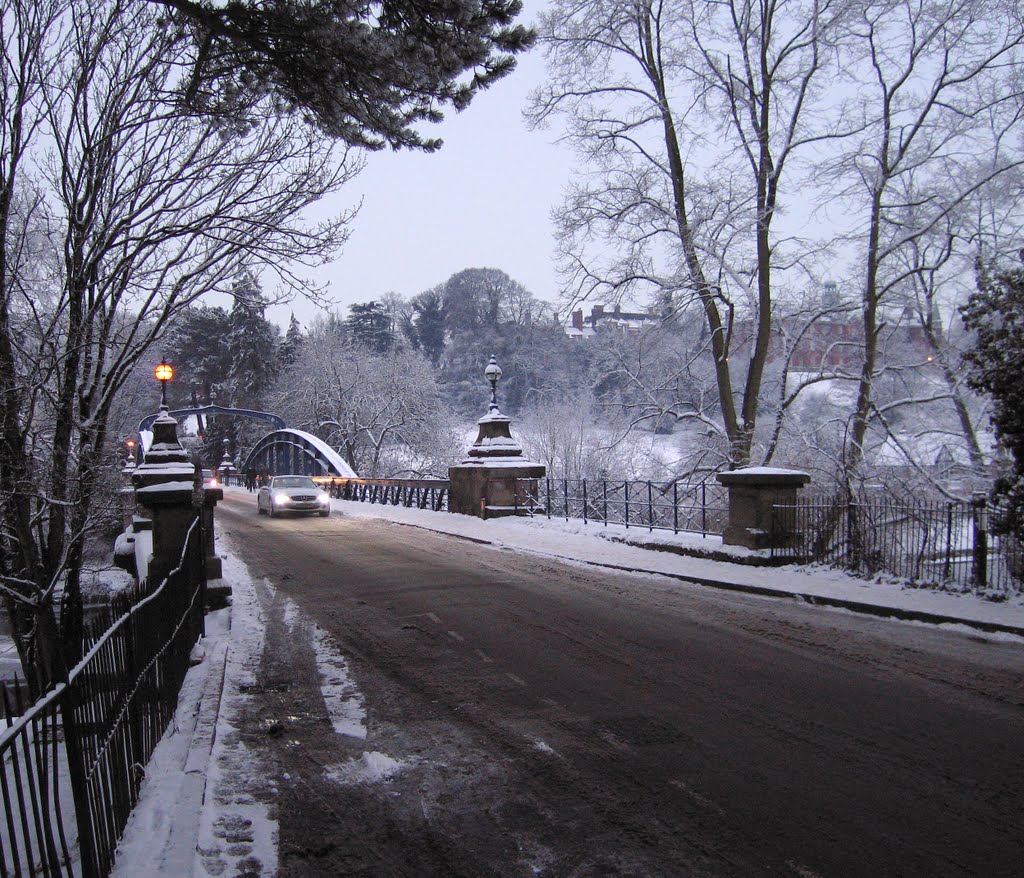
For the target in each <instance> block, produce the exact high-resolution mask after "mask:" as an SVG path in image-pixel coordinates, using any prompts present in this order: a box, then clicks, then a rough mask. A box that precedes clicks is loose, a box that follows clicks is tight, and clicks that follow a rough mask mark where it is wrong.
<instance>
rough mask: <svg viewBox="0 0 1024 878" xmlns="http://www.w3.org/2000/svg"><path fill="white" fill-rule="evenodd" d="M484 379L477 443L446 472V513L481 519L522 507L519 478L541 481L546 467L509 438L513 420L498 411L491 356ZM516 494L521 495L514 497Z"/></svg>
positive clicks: (497, 370) (497, 373) (495, 368)
mask: <svg viewBox="0 0 1024 878" xmlns="http://www.w3.org/2000/svg"><path fill="white" fill-rule="evenodd" d="M484 376H485V377H486V378H487V380H488V381H490V382H491V402H490V405H489V406H488V409H487V414H486V415H484V416H483V417H482V418H481V419H480V420H479V421H477V425H478V427H479V432H478V433H477V437H476V441H475V442H474V443H473V444H472V445H471V446H470V447H469V449H468V451H467V452H466V457H465V459H464V460H463V461H462V463H460V464H459V465H458V466H453V467H449V469H448V481H449V488H448V511H449V512H458V513H461V514H463V515H476V516H479V517H480V518H497V517H500V516H504V515H514V514H515V513H516V509H517V508H518V509H522V508H524V507H525V505H526V503H525V499H526V498H525V492H524V491H523V483H522V482H521V481H520V480H521V479H532V480H533V481H534V485H533V490H532V492H531V495H536V480H537V479H542V478H544V476H545V474H546V473H547V468H546V467H544V466H543V464H539V463H534V462H533V461H531V460H528V459H527V458H525V457H524V456H523V449H522V447H521V446H520V445H519V443H518V442H517V441H516V440H515V439H514V438H513V437H512V420H511V418H509V417H508V416H507V415H503V414H502V413H501V411H500V410H499V409H498V379H499V378H501V369H500V368H499V367H498V364H497V362H495V359H494V357H491V359H490V362H489V363H488V364H487V368H486V369H484ZM517 491H519V492H520V495H519V496H518V497H517Z"/></svg>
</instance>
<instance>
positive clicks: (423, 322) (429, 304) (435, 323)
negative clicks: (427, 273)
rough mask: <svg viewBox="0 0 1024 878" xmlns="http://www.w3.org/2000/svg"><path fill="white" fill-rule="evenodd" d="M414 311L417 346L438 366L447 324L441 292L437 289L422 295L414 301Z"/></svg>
mask: <svg viewBox="0 0 1024 878" xmlns="http://www.w3.org/2000/svg"><path fill="white" fill-rule="evenodd" d="M412 311H413V327H414V330H415V336H416V341H417V344H418V346H419V348H420V349H421V350H422V351H423V353H424V354H426V355H427V358H428V359H429V360H430V362H431V363H433V364H434V365H435V366H436V365H437V363H438V360H440V359H441V354H442V353H443V352H444V336H445V328H446V322H447V321H446V319H445V310H444V301H443V298H442V294H441V290H440V289H439V288H437V287H435V288H434V289H432V290H427V291H426V292H424V293H420V294H419V295H418V296H417V297H416V298H415V299H413V301H412Z"/></svg>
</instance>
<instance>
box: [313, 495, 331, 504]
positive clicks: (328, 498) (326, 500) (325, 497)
mask: <svg viewBox="0 0 1024 878" xmlns="http://www.w3.org/2000/svg"><path fill="white" fill-rule="evenodd" d="M316 499H317V500H319V501H320V504H321V505H322V506H326V505H327V504H328V503H330V502H331V495H330V494H319V495H317V498H316Z"/></svg>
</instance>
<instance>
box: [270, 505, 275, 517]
mask: <svg viewBox="0 0 1024 878" xmlns="http://www.w3.org/2000/svg"><path fill="white" fill-rule="evenodd" d="M270 517H271V518H277V510H276V509H275V508H274V504H273V503H271V504H270Z"/></svg>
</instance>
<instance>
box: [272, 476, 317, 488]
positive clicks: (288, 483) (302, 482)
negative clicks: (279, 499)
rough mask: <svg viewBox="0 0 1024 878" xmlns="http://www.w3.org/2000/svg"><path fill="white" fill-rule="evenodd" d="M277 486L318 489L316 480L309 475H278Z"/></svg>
mask: <svg viewBox="0 0 1024 878" xmlns="http://www.w3.org/2000/svg"><path fill="white" fill-rule="evenodd" d="M273 487H275V488H312V489H313V490H314V491H315V490H316V489H317V487H316V482H314V481H313V480H312V479H311V478H310V477H309V476H277V477H276V478H275V479H274V482H273Z"/></svg>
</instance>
